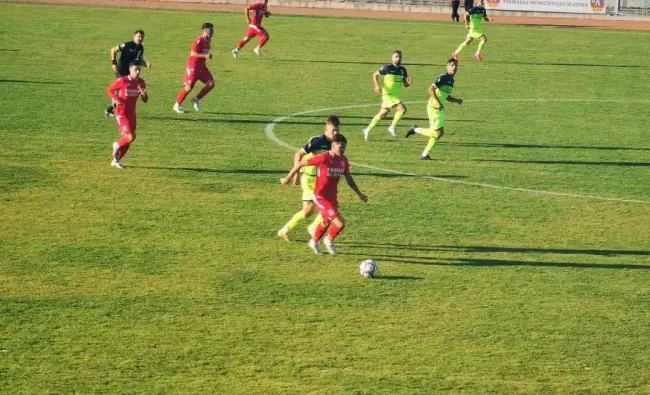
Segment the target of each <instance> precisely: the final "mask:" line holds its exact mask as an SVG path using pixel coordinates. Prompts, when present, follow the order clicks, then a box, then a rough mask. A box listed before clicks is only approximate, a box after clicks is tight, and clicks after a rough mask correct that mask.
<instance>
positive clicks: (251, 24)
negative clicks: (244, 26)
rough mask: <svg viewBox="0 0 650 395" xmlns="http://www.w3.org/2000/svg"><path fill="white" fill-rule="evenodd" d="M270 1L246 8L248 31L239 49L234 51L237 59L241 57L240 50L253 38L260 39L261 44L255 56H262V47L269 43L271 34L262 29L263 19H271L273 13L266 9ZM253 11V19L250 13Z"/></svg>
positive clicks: (233, 53) (266, 0)
mask: <svg viewBox="0 0 650 395" xmlns="http://www.w3.org/2000/svg"><path fill="white" fill-rule="evenodd" d="M268 2H269V0H262V1H259V2H257V3H253V4H251V5H249V6H248V7H246V21H247V23H248V31H247V32H246V35H245V36H244V38H243V39H242V40H241V41H240V42H239V43H238V44H237V48H235V49H233V50H232V56H234V57H235V58H236V57H237V56H239V50H240V49H242V48H243V47H244V45H246V43H247V42H249V41H250V39H251V38H253V37H255V36H257V37H259V38H260V42H259V44H257V47H255V49H254V50H253V52H255V55H257V56H262V47H263V46H264V44H266V42H267V41H269V33H268V32H267V31H266V29H264V28H263V27H262V19H264V17H267V18H268V17H270V16H271V12H270V11H269V10H268V9H267V8H266V4H267V3H268ZM251 11H253V17H252V18H251V15H250V12H251Z"/></svg>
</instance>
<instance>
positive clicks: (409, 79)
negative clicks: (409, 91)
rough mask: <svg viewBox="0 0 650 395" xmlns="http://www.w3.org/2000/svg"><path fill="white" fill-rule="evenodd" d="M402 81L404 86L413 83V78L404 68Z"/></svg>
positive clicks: (406, 86)
mask: <svg viewBox="0 0 650 395" xmlns="http://www.w3.org/2000/svg"><path fill="white" fill-rule="evenodd" d="M402 82H403V83H404V88H408V87H409V86H411V84H413V79H411V77H409V76H408V73H407V72H406V69H404V81H402Z"/></svg>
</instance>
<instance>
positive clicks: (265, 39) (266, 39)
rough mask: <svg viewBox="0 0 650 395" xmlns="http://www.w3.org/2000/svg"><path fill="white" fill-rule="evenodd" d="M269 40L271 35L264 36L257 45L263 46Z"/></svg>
mask: <svg viewBox="0 0 650 395" xmlns="http://www.w3.org/2000/svg"><path fill="white" fill-rule="evenodd" d="M267 41H269V36H262V38H261V39H260V43H259V44H257V46H258V47H260V48H262V47H263V46H264V44H266V42H267Z"/></svg>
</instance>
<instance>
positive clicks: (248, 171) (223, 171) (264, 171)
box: [129, 165, 465, 242]
mask: <svg viewBox="0 0 650 395" xmlns="http://www.w3.org/2000/svg"><path fill="white" fill-rule="evenodd" d="M129 168H130V169H147V170H168V171H186V172H194V173H217V174H246V175H251V174H254V175H267V174H276V175H286V174H287V173H288V172H289V169H288V168H287V169H286V170H276V169H209V168H203V167H167V166H129ZM352 168H353V169H354V165H352ZM352 175H354V176H368V177H381V178H409V177H410V178H415V177H419V176H417V175H412V174H403V173H376V172H358V171H354V170H353V171H352ZM432 177H439V178H450V179H456V178H464V177H465V176H457V175H445V174H442V175H435V176H432ZM306 241H307V240H305V242H306Z"/></svg>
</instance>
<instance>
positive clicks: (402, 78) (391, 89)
mask: <svg viewBox="0 0 650 395" xmlns="http://www.w3.org/2000/svg"><path fill="white" fill-rule="evenodd" d="M392 61H393V63H392V64H387V65H384V66H382V67H381V68H380V69H379V70H377V71H375V72H374V73H373V74H372V80H373V82H374V83H375V93H381V99H382V103H381V108H380V109H379V113H378V114H377V115H375V117H374V118H373V119H372V121H370V124H369V125H368V127H367V128H365V129H363V137H364V138H365V139H366V140H369V139H370V132H372V130H373V129H374V128H375V126H377V124H378V123H379V121H380V120H382V119H386V116H387V115H388V113H389V112H390V110H391V109H392V108H395V109H396V110H397V111H396V112H395V117H393V123H391V124H390V126H389V127H388V133H390V135H391V136H393V137H395V138H397V130H396V129H395V128H396V127H397V123H398V122H399V121H400V119H402V117H403V116H404V114H406V106H405V105H404V103H402V100H401V99H400V98H399V92H400V90H401V89H402V86H404V87H405V88H408V87H409V86H410V85H411V83H412V82H413V81H412V80H411V78H410V77H409V76H408V74H407V73H406V67H404V66H402V51H400V50H396V51H393V59H392ZM380 75H383V76H384V80H383V83H382V86H381V87H380V86H379V76H380Z"/></svg>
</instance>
